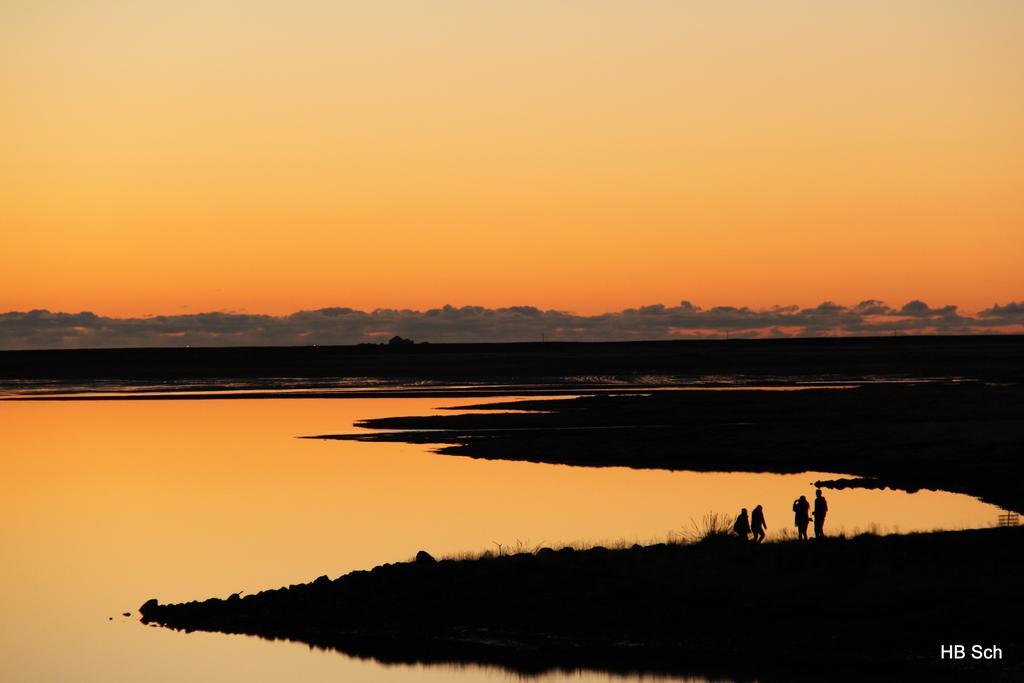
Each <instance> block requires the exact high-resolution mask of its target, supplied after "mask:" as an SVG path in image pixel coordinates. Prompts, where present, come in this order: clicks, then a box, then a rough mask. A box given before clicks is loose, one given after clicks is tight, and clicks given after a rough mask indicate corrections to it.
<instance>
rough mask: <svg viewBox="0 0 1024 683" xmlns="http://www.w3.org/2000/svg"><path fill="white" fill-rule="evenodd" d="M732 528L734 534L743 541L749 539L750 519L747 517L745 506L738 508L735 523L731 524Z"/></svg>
mask: <svg viewBox="0 0 1024 683" xmlns="http://www.w3.org/2000/svg"><path fill="white" fill-rule="evenodd" d="M732 530H733V531H735V532H736V535H737V536H739V537H740V538H742V539H743V540H744V541H746V540H748V539H749V536H750V520H749V519H747V508H743V509H742V510H740V514H739V516H738V517H737V518H736V523H735V524H733V525H732Z"/></svg>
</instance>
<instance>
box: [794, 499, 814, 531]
mask: <svg viewBox="0 0 1024 683" xmlns="http://www.w3.org/2000/svg"><path fill="white" fill-rule="evenodd" d="M793 517H794V519H793V521H794V522H796V537H797V538H798V539H800V540H801V541H806V540H807V525H808V524H810V523H811V504H810V503H808V502H807V498H806V496H800V497H799V498H797V499H796V500H794V501H793Z"/></svg>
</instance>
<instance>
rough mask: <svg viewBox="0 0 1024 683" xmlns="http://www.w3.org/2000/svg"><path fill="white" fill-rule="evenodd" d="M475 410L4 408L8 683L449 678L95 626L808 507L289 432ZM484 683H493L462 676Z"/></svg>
mask: <svg viewBox="0 0 1024 683" xmlns="http://www.w3.org/2000/svg"><path fill="white" fill-rule="evenodd" d="M479 401H480V399H478V398H465V399H437V398H432V399H410V398H377V399H309V400H241V399H236V400H205V401H112V402H90V401H82V402H33V403H14V402H5V403H3V404H2V405H0V466H2V468H3V472H4V479H3V496H2V497H0V515H2V519H3V524H2V525H0V558H2V563H0V603H2V605H3V609H2V616H0V621H2V622H4V623H3V624H2V628H0V679H2V680H5V681H8V680H10V681H15V680H29V679H31V680H85V681H90V680H96V681H99V680H111V679H139V678H143V679H147V680H180V679H183V678H186V677H187V678H190V679H192V680H200V681H201V680H219V679H223V678H226V677H235V676H237V677H242V676H244V677H246V680H278V679H281V678H290V679H293V680H298V678H296V676H299V678H302V679H303V680H318V679H326V678H337V677H338V676H340V675H353V674H355V675H357V676H358V677H359V678H360V679H361V680H369V679H372V678H378V677H382V676H384V677H386V676H390V677H391V678H395V677H396V676H397V677H398V678H402V676H403V675H406V674H407V675H409V676H415V677H416V678H417V680H421V679H423V678H430V677H432V676H437V677H438V680H444V679H446V676H441V675H439V674H438V673H437V671H438V670H435V669H429V670H426V669H419V668H417V669H386V668H382V667H378V666H377V665H374V664H372V663H370V662H360V661H356V660H350V659H348V658H346V657H341V656H339V655H336V654H323V653H319V654H316V655H313V654H311V653H308V652H306V651H305V649H304V648H302V647H299V646H294V645H285V644H270V643H262V642H256V641H252V640H249V639H245V638H230V637H225V636H216V635H210V634H202V635H200V634H193V635H191V636H189V637H187V638H185V637H184V636H182V635H181V634H176V633H170V632H166V631H161V630H158V629H146V628H142V627H141V626H139V625H138V624H137V623H135V622H131V623H125V620H122V619H121V618H120V617H118V618H116V619H115V620H114V621H108V617H109V616H113V615H117V614H119V613H120V612H122V611H132V612H134V610H135V608H136V607H137V606H138V605H139V604H141V603H142V602H143V601H144V600H146V599H147V598H150V597H159V598H160V599H161V600H162V601H178V600H190V599H196V598H205V597H209V596H212V595H221V596H223V595H225V594H228V593H232V592H235V591H239V590H246V591H256V590H260V589H263V588H268V587H276V586H280V585H285V584H289V583H295V582H299V581H307V580H310V579H312V578H315V577H316V576H318V575H321V574H328V575H329V576H331V577H334V576H337V575H339V574H342V573H345V572H347V571H349V570H352V569H357V568H367V567H371V566H373V565H376V564H379V563H382V562H390V561H399V560H404V559H408V558H409V557H411V556H412V555H413V554H414V553H415V552H416V550H418V549H421V548H424V549H427V550H429V551H430V552H431V553H434V554H440V555H443V554H448V553H458V552H463V551H467V550H469V551H475V550H485V549H487V548H489V547H493V546H492V542H497V543H502V544H506V545H508V544H513V545H514V544H515V543H516V541H517V540H520V541H522V542H523V543H525V544H527V545H529V546H535V545H540V544H546V545H558V544H560V543H565V542H574V541H582V542H608V541H618V540H626V541H630V542H632V541H634V540H640V541H645V540H652V539H653V540H664V539H665V537H666V536H667V535H669V534H670V533H678V532H681V531H683V530H684V529H685V528H686V527H689V526H690V521H691V519H699V518H700V517H701V516H702V515H703V514H704V513H705V512H708V511H711V510H715V511H721V512H726V513H729V514H735V513H736V512H737V511H738V510H739V508H740V507H747V508H751V507H753V506H754V505H755V504H757V503H761V504H763V505H764V507H765V510H766V513H767V518H768V522H769V525H770V528H769V531H770V532H771V533H775V532H777V531H778V530H779V529H780V528H782V527H789V526H790V522H791V516H792V513H790V512H788V510H789V504H790V502H791V501H792V499H793V498H794V497H796V496H797V495H800V494H805V495H808V496H810V494H811V493H812V492H813V488H812V487H811V485H810V482H812V481H814V479H816V478H817V477H818V476H819V475H816V474H813V473H807V474H801V475H757V474H727V473H687V472H667V471H658V470H630V469H626V468H603V469H600V468H578V467H569V466H555V465H539V464H533V463H524V462H506V461H485V460H473V459H469V458H456V457H446V456H440V455H436V454H433V453H430V452H429V451H430V448H429V447H424V446H418V445H410V444H387V443H383V444H366V443H356V442H337V441H316V440H307V439H297V438H295V437H297V436H301V435H309V434H323V433H336V432H345V431H350V430H351V429H352V423H353V422H354V421H356V420H359V419H365V418H372V417H377V416H389V415H408V414H425V413H427V412H429V411H430V409H432V408H435V407H440V406H452V405H468V404H471V403H478V402H479ZM827 496H828V497H829V501H830V504H831V508H832V511H831V513H830V517H829V526H830V528H832V529H834V530H837V529H839V528H840V527H845V528H847V529H848V530H852V529H854V528H857V527H859V528H862V529H865V528H868V527H870V526H871V525H872V524H875V523H878V524H881V525H882V526H883V527H892V526H895V525H898V526H899V528H900V529H901V530H904V531H907V530H913V529H931V528H935V527H943V528H960V527H963V526H980V525H988V524H990V523H992V522H993V521H994V520H995V515H996V513H997V510H996V509H995V508H993V507H991V506H988V505H985V504H982V503H980V502H978V501H976V500H974V499H971V498H969V497H966V496H957V495H952V494H946V493H935V492H921V493H917V494H913V495H910V494H906V493H899V492H891V491H857V490H850V491H832V492H828V493H827ZM401 671H405V672H406V674H400V672H401ZM356 672H358V673H356ZM410 672H411V673H410ZM425 672H428V673H425ZM454 675H455V674H454V673H453V672H451V671H449V672H448V677H451V676H454ZM477 675H479V676H485V675H491V673H487V672H482V670H480V671H476V673H475V674H474V673H472V672H471V671H469V670H467V671H464V672H462V673H460V674H459V676H460V677H464V678H466V679H467V680H468V679H469V678H473V676H477ZM389 680H390V678H389ZM403 680H404V679H403Z"/></svg>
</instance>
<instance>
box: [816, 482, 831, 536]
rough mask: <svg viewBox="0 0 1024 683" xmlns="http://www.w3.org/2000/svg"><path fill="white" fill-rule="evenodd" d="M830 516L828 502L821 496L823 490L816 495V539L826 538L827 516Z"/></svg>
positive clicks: (819, 490)
mask: <svg viewBox="0 0 1024 683" xmlns="http://www.w3.org/2000/svg"><path fill="white" fill-rule="evenodd" d="M827 514H828V501H827V500H825V496H823V495H821V489H818V490H817V492H815V494H814V537H815V538H825V516H826V515H827Z"/></svg>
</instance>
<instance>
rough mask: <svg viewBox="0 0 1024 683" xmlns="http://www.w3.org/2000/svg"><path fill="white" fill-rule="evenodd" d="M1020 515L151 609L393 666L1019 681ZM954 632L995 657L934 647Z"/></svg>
mask: <svg viewBox="0 0 1024 683" xmlns="http://www.w3.org/2000/svg"><path fill="white" fill-rule="evenodd" d="M1022 541H1024V528H1011V529H990V530H983V531H967V532H941V533H931V534H912V535H907V536H883V537H878V536H870V535H866V536H858V537H855V538H852V539H831V538H830V539H824V540H815V541H809V542H803V543H798V542H794V541H790V542H781V543H767V544H764V545H757V544H753V543H749V542H746V543H745V542H741V541H739V540H738V539H735V538H730V537H723V536H714V535H713V536H711V537H709V538H708V539H707V540H704V541H702V542H698V543H695V544H692V545H664V544H659V545H655V546H647V547H640V546H633V547H632V548H630V549H620V550H608V549H603V548H594V549H590V550H585V551H574V550H572V549H563V550H557V551H556V550H553V549H550V548H542V549H540V550H539V551H537V552H536V553H520V554H515V555H510V556H502V557H483V558H481V559H473V560H442V561H440V562H438V561H435V560H434V559H433V558H431V557H430V556H429V555H426V553H421V554H419V555H418V557H417V559H415V560H413V561H411V562H406V563H398V564H386V565H382V566H379V567H375V568H374V569H373V570H371V571H356V572H352V573H350V574H347V575H345V576H342V577H340V578H337V579H335V580H331V579H329V578H328V577H326V576H323V577H320V578H319V579H317V580H315V581H313V582H311V583H307V584H299V585H293V586H289V587H286V588H280V589H277V590H268V591H263V592H260V593H257V594H254V595H246V596H244V597H242V596H239V595H237V594H236V595H232V596H231V597H229V598H228V599H226V600H223V599H219V598H211V599H209V600H206V601H203V602H190V603H182V604H174V605H161V604H159V603H158V601H156V600H150V601H148V602H147V603H146V604H145V605H143V606H142V608H141V613H142V615H143V620H144V621H145V622H147V623H156V624H161V625H163V626H167V627H171V628H176V629H183V630H187V631H192V630H202V631H218V632H224V633H242V634H251V635H257V636H262V637H265V638H273V639H288V640H294V641H300V642H305V643H308V644H310V645H312V646H316V647H322V648H332V649H337V650H339V651H341V652H345V653H349V654H352V655H354V656H359V657H372V658H374V659H378V660H380V661H383V662H463V663H481V664H496V665H501V666H504V667H506V668H510V669H513V670H515V671H519V672H523V673H536V672H541V671H545V670H548V669H553V668H574V667H583V668H594V669H600V670H609V671H635V672H679V673H689V674H695V673H701V674H705V675H728V676H731V677H737V678H745V677H756V678H757V679H758V680H762V681H763V680H797V679H807V680H823V679H828V680H844V678H845V679H848V680H858V679H860V680H863V677H865V676H870V677H871V678H872V679H885V678H899V677H901V676H902V677H904V679H905V677H906V676H907V675H911V676H912V677H913V678H914V679H916V680H925V679H929V680H935V679H959V680H964V679H970V680H1019V678H1018V677H1019V676H1020V675H1022V674H1024V668H1022V659H1021V657H1020V648H1021V645H1024V642H1022V640H1024V639H1022V636H1021V631H1020V629H1019V628H1018V627H1017V623H1016V622H1017V617H1018V615H1019V614H1020V609H1021V608H1022V607H1024V584H1022V583H1021V581H1020V579H1019V576H1018V570H1019V560H1018V557H1017V556H1018V551H1019V546H1020V543H1021V542H1022ZM950 643H967V644H971V643H979V644H984V645H997V646H998V647H1000V648H1001V649H1002V652H1003V653H1004V658H1003V659H1002V660H1000V661H973V660H970V659H969V658H968V659H967V660H965V661H959V662H951V661H948V660H946V661H943V660H941V659H940V646H941V645H943V644H950Z"/></svg>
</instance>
